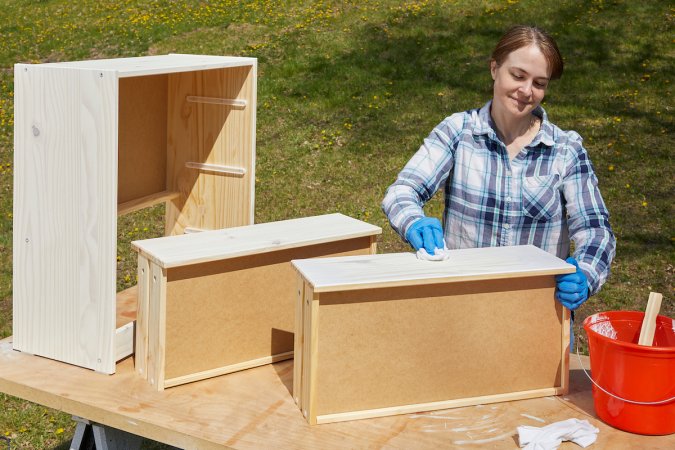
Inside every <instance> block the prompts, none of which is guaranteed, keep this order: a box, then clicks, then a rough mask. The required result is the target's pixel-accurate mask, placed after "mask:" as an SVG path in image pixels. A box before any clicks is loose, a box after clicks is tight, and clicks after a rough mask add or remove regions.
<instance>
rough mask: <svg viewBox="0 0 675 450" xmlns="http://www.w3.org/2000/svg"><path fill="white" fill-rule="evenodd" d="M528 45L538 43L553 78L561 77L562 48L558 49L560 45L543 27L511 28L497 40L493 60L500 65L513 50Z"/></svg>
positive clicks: (525, 26) (517, 26) (521, 26)
mask: <svg viewBox="0 0 675 450" xmlns="http://www.w3.org/2000/svg"><path fill="white" fill-rule="evenodd" d="M528 45H536V46H537V47H538V48H539V50H541V52H542V53H543V54H544V58H546V62H547V63H548V68H549V70H550V71H551V80H557V79H558V78H560V76H561V75H562V73H563V60H562V56H561V55H560V50H558V45H557V44H556V43H555V41H554V40H553V38H552V37H551V36H549V35H548V33H546V32H545V31H544V30H542V29H541V28H537V27H533V26H528V25H516V26H514V27H512V28H510V29H509V30H508V31H507V32H506V33H504V35H503V36H502V37H501V39H499V42H497V46H496V47H495V49H494V50H493V52H492V56H491V60H493V61H495V62H496V63H497V65H498V66H499V65H501V64H502V63H503V62H504V60H505V59H506V57H507V56H509V54H510V53H511V52H513V51H515V50H518V49H519V48H522V47H527V46H528Z"/></svg>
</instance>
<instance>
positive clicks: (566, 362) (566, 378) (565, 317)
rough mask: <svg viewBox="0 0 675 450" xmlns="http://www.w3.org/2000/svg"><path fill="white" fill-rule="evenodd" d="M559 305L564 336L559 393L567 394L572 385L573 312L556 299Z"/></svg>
mask: <svg viewBox="0 0 675 450" xmlns="http://www.w3.org/2000/svg"><path fill="white" fill-rule="evenodd" d="M554 301H555V302H556V303H557V305H556V307H558V308H561V309H562V327H561V328H562V336H561V351H562V352H561V359H560V386H561V390H562V391H563V392H561V393H560V394H557V395H564V394H567V391H568V390H569V385H570V351H572V349H571V348H570V339H571V336H570V333H571V331H570V328H571V326H572V323H571V319H570V317H571V313H570V310H569V309H567V308H565V307H564V306H563V305H562V304H561V303H559V302H557V301H556V300H554Z"/></svg>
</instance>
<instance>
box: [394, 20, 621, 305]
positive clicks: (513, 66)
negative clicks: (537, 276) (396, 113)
mask: <svg viewBox="0 0 675 450" xmlns="http://www.w3.org/2000/svg"><path fill="white" fill-rule="evenodd" d="M490 72H491V74H492V79H493V80H494V87H493V98H492V100H491V101H489V102H488V103H487V104H486V105H485V106H483V107H482V108H480V109H474V110H470V111H466V112H461V113H456V114H453V115H452V116H450V117H448V118H446V119H445V120H444V121H443V122H441V123H440V124H439V125H438V126H437V127H436V128H435V129H434V130H433V131H432V132H431V134H430V135H429V137H427V138H426V139H425V140H424V143H423V145H422V146H421V147H420V149H419V150H418V152H417V153H416V154H415V155H414V156H413V157H412V159H410V161H409V162H408V163H407V164H406V166H405V167H404V168H403V170H402V171H401V173H399V175H398V178H397V180H396V181H395V182H394V184H392V185H391V186H390V187H389V189H388V190H387V194H386V196H385V198H384V200H383V202H382V209H383V211H384V212H385V214H386V215H387V217H388V219H389V221H390V223H391V225H392V227H393V228H394V229H395V230H396V232H398V233H399V234H400V235H401V236H402V237H404V238H405V239H406V240H407V241H408V242H409V243H410V244H411V245H412V247H413V248H415V250H420V249H421V248H424V249H425V250H426V252H427V253H429V254H432V255H433V254H434V252H435V249H437V248H438V249H442V248H444V246H447V248H450V249H456V248H471V247H488V246H508V245H525V244H532V245H535V246H537V247H539V248H541V249H543V250H545V251H547V252H549V253H552V254H554V255H557V256H558V257H560V258H567V257H568V256H569V251H570V241H572V242H574V257H570V258H568V259H567V262H569V263H571V264H574V265H575V266H576V267H577V271H576V273H574V274H568V275H562V276H558V277H557V279H556V280H557V289H556V298H557V299H558V300H559V301H560V302H561V303H562V304H563V305H565V306H566V307H568V308H569V309H571V310H574V309H576V308H578V307H579V306H580V305H581V304H582V303H583V302H584V301H586V300H587V299H588V297H589V296H590V295H593V294H595V293H596V292H598V291H599V290H600V287H601V286H602V285H603V283H604V282H605V281H606V279H607V276H608V275H609V269H610V264H611V262H612V259H613V258H614V248H615V238H614V234H613V233H612V230H611V227H610V225H609V214H608V212H607V209H606V207H605V204H604V202H603V200H602V196H601V195H600V191H599V189H598V180H597V177H596V176H595V173H594V171H593V167H592V165H591V162H590V160H589V158H588V154H587V152H586V150H585V149H584V147H583V145H582V139H581V137H580V136H579V135H578V134H577V133H576V132H574V131H563V130H561V129H559V128H558V127H556V126H555V125H553V124H552V123H551V122H549V121H548V117H547V115H546V112H545V111H544V109H543V108H542V107H541V106H540V104H541V102H542V100H543V99H544V94H545V93H546V89H547V88H548V83H549V81H550V80H554V79H557V78H560V76H561V75H562V72H563V61H562V57H561V56H560V52H559V50H558V47H557V45H556V43H555V41H554V40H553V39H552V38H551V37H550V36H548V35H547V34H546V33H545V32H544V31H543V30H540V29H538V28H536V27H529V26H522V25H519V26H516V27H513V28H511V29H510V30H508V31H507V32H506V33H505V34H504V36H502V38H501V39H500V41H499V42H498V43H497V46H496V47H495V50H494V51H493V53H492V57H491V60H490ZM441 186H442V187H443V189H444V192H445V212H444V217H443V226H441V223H440V222H439V221H438V220H437V219H434V218H430V217H425V216H424V212H423V210H422V207H423V206H424V204H425V203H426V202H427V201H428V200H429V199H430V198H431V197H432V196H433V195H434V194H435V193H436V191H437V190H438V189H440V188H441Z"/></svg>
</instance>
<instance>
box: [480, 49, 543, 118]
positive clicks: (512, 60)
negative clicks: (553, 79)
mask: <svg viewBox="0 0 675 450" xmlns="http://www.w3.org/2000/svg"><path fill="white" fill-rule="evenodd" d="M490 72H491V73H492V79H493V80H494V88H493V90H494V94H493V95H494V98H493V104H495V106H497V107H498V108H499V109H500V110H502V111H504V112H506V113H508V114H512V115H514V116H515V117H517V118H521V117H526V116H527V115H528V114H530V113H531V112H532V110H534V109H535V108H536V107H537V106H539V104H540V103H541V101H542V100H543V99H544V94H545V93H546V87H547V86H548V82H549V77H550V73H549V69H548V63H547V62H546V58H545V57H544V54H543V53H542V52H541V50H539V47H537V46H536V45H530V46H527V47H521V48H519V49H518V50H514V51H513V52H511V53H509V55H508V56H507V57H506V59H505V60H504V62H502V64H501V65H500V66H498V65H497V62H496V61H492V62H491V63H490Z"/></svg>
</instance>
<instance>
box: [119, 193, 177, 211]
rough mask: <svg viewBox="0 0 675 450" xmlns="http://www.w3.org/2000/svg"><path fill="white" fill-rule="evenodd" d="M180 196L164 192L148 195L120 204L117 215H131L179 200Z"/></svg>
mask: <svg viewBox="0 0 675 450" xmlns="http://www.w3.org/2000/svg"><path fill="white" fill-rule="evenodd" d="M179 195H180V193H179V192H173V191H163V192H158V193H156V194H151V195H146V196H145V197H141V198H138V199H135V200H130V201H128V202H124V203H120V204H119V205H117V215H118V216H122V215H124V214H129V213H131V212H134V211H138V210H140V209H143V208H147V207H150V206H154V205H157V204H159V203H164V202H167V201H171V200H173V199H175V198H178V196H179Z"/></svg>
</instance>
